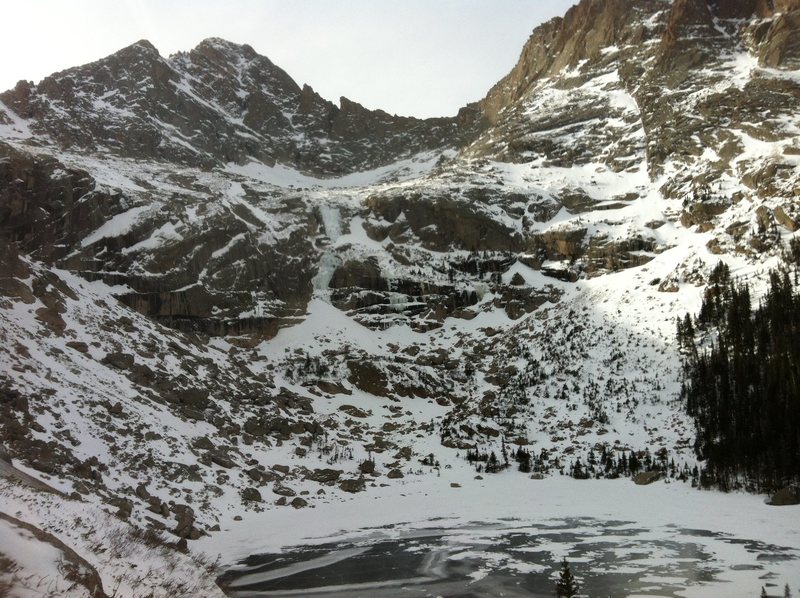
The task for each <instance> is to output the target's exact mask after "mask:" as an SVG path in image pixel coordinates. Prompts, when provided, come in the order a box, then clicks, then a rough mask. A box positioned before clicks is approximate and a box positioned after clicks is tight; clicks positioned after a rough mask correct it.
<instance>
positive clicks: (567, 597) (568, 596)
mask: <svg viewBox="0 0 800 598" xmlns="http://www.w3.org/2000/svg"><path fill="white" fill-rule="evenodd" d="M578 587H579V586H578V582H577V581H575V576H574V575H572V571H570V569H569V563H567V559H566V557H565V558H564V560H563V561H561V573H560V575H559V578H558V582H556V596H558V597H559V598H573V596H577V595H578Z"/></svg>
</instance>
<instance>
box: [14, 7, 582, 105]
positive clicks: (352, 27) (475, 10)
mask: <svg viewBox="0 0 800 598" xmlns="http://www.w3.org/2000/svg"><path fill="white" fill-rule="evenodd" d="M575 1H576V0H527V1H526V0H402V1H401V0H396V1H389V0H291V1H290V0H283V1H278V0H227V1H213V2H212V1H211V0H114V1H108V0H71V1H69V2H65V1H63V0H24V1H21V2H12V3H8V4H7V5H5V6H3V13H4V14H3V17H4V21H5V24H6V26H5V27H4V28H3V29H4V32H3V35H2V36H0V56H2V57H3V58H2V60H0V90H5V89H9V88H11V87H13V86H14V85H15V84H16V82H17V81H18V80H20V79H26V80H31V81H34V82H38V81H39V80H41V79H42V78H43V77H45V76H47V75H49V74H51V73H53V72H56V71H59V70H63V69H66V68H69V67H72V66H77V65H80V64H85V63H87V62H91V61H93V60H97V59H98V58H102V57H103V56H107V55H108V54H111V53H113V52H115V51H117V50H119V49H121V48H123V47H125V46H127V45H130V44H131V43H133V42H135V41H137V40H139V39H148V40H150V41H151V42H152V43H153V44H154V45H155V46H156V47H157V48H158V49H159V51H160V52H161V54H162V55H163V56H169V55H170V54H173V53H175V52H178V51H181V50H189V49H191V48H193V47H194V46H196V45H197V44H198V43H199V42H200V41H201V40H203V39H205V38H207V37H222V38H225V39H228V40H230V41H233V42H237V43H247V44H250V45H251V46H253V48H255V50H256V51H257V52H258V53H259V54H263V55H265V56H268V57H269V58H270V59H271V60H272V61H273V62H274V63H275V64H277V65H278V66H280V67H282V68H283V69H284V70H286V71H287V72H288V73H289V75H291V77H292V78H293V79H294V80H295V81H297V82H298V83H299V84H300V85H302V84H303V83H308V84H309V85H311V86H312V87H313V88H314V89H315V90H316V91H317V92H318V93H319V94H320V95H322V96H323V97H325V98H327V99H329V100H332V101H334V102H336V101H338V98H339V97H340V96H346V97H348V98H350V99H351V100H354V101H356V102H359V103H361V104H363V105H365V106H366V107H368V108H381V109H383V110H386V111H387V112H390V113H393V114H401V115H408V116H419V117H427V116H450V115H454V114H455V113H456V112H457V111H458V108H460V107H461V106H463V105H465V104H466V103H468V102H471V101H475V100H478V99H480V98H481V97H483V96H484V95H485V94H486V92H487V91H488V90H489V88H490V87H491V86H492V85H493V84H494V83H496V82H497V81H498V80H499V79H500V78H501V77H503V76H504V75H505V74H506V73H507V72H508V71H509V70H511V68H512V67H513V66H514V64H515V63H516V61H517V58H518V57H519V53H520V51H521V50H522V46H523V44H524V43H525V41H526V40H527V39H528V36H529V35H530V33H531V31H532V30H533V29H534V28H535V27H536V26H537V25H538V24H540V23H542V22H544V21H547V20H549V19H551V18H552V17H555V16H561V15H563V14H564V13H565V12H566V10H567V9H568V8H569V7H570V6H571V5H572V4H573V3H574V2H575Z"/></svg>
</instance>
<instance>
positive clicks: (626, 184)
mask: <svg viewBox="0 0 800 598" xmlns="http://www.w3.org/2000/svg"><path fill="white" fill-rule="evenodd" d="M750 4H753V6H750ZM776 4H779V3H776ZM736 5H737V7H738V8H737V7H733V5H732V4H731V5H730V6H728V5H726V7H727V8H726V7H718V6H713V5H711V4H707V3H706V2H704V1H701V0H675V1H674V2H669V1H667V0H648V1H646V2H628V1H624V0H615V1H613V2H605V1H600V0H584V1H583V2H581V3H580V5H579V6H578V7H576V8H574V9H572V10H571V11H570V12H569V13H568V14H567V15H566V16H565V18H564V19H557V20H555V21H553V22H551V23H548V24H546V25H545V26H543V27H542V28H539V29H537V31H536V32H534V34H533V36H532V37H531V40H530V41H529V42H528V44H527V45H526V47H525V49H524V50H523V53H522V56H521V58H520V62H519V64H518V65H517V66H516V67H515V68H514V70H512V72H511V73H510V74H509V75H508V77H506V78H504V79H503V80H502V81H501V82H500V83H498V85H497V86H496V87H495V88H493V89H492V90H491V91H490V92H489V94H488V95H487V97H486V98H485V99H484V100H483V101H482V102H481V103H480V105H479V106H472V107H470V108H469V109H465V112H464V113H463V114H462V117H463V118H461V119H460V120H458V121H456V120H446V119H442V120H441V121H435V122H427V121H426V122H422V121H412V120H409V119H399V120H398V119H395V118H394V117H389V116H388V115H385V114H383V113H377V114H376V113H370V114H365V113H362V110H361V109H360V107H357V106H353V105H351V103H347V102H345V101H343V102H342V106H341V107H340V108H339V109H337V110H336V111H332V108H331V107H330V106H328V104H326V103H325V102H324V101H323V100H321V99H320V98H318V97H317V96H315V95H314V94H313V93H312V92H311V91H309V90H301V89H299V88H298V87H297V86H296V85H295V84H294V82H293V81H291V79H290V78H289V77H288V76H287V75H286V74H285V73H284V72H283V71H281V70H280V69H279V68H278V67H276V66H275V65H272V63H270V62H269V61H268V60H267V59H266V58H263V57H259V56H257V55H255V53H254V52H252V50H250V49H248V48H247V47H246V46H244V47H240V46H234V45H233V44H229V43H227V42H223V41H221V40H208V41H206V42H204V43H203V44H201V45H200V46H199V47H198V48H196V49H195V50H193V51H192V52H190V53H188V54H179V55H176V56H174V57H171V58H170V59H163V58H161V57H160V56H158V53H157V52H156V51H155V49H154V48H152V46H149V45H148V44H145V43H140V44H137V45H135V46H132V47H130V48H127V49H125V50H123V51H121V52H120V53H118V54H116V55H114V56H112V57H110V58H108V59H105V60H104V61H100V62H98V63H94V64H93V65H88V66H86V67H80V68H78V69H72V70H70V71H66V72H65V73H61V74H58V75H54V76H53V77H51V78H48V79H45V81H43V82H42V83H40V84H39V85H37V86H35V87H31V86H26V85H22V86H18V88H17V89H16V90H14V91H13V92H8V93H6V94H3V95H2V97H0V99H1V100H2V102H3V103H2V104H0V239H2V247H0V250H2V254H1V255H0V268H1V269H2V278H0V322H1V323H2V325H0V375H1V376H2V380H1V382H2V383H1V384H0V397H2V401H0V409H2V417H1V418H0V442H2V444H3V445H5V446H6V447H7V449H8V452H9V454H10V457H11V459H12V462H13V464H14V465H15V466H16V467H18V468H19V469H20V470H21V471H23V472H27V473H28V474H31V475H33V476H36V477H38V478H40V479H41V480H43V481H45V482H46V483H47V484H49V485H51V486H53V487H55V488H56V489H57V490H58V491H60V492H62V493H63V495H64V496H59V498H58V499H56V498H52V497H49V496H48V498H47V500H45V501H44V502H45V503H47V504H46V505H44V504H43V506H41V508H37V509H36V510H30V511H26V509H25V508H23V507H22V506H20V505H26V504H27V503H28V502H29V501H31V500H33V499H31V498H30V497H31V496H33V493H34V490H29V489H26V488H20V487H17V486H13V485H11V483H10V482H9V485H8V486H7V487H6V490H4V492H6V495H7V496H9V497H13V499H12V498H9V501H10V502H9V503H8V504H9V505H12V506H10V507H9V508H8V509H7V511H6V512H7V513H8V514H9V515H11V516H13V517H17V518H23V519H25V518H26V517H27V518H28V520H29V522H30V523H32V524H33V525H35V526H36V527H37V528H39V529H42V530H45V531H47V532H48V533H50V534H53V535H55V536H57V537H59V538H60V539H61V540H62V541H63V542H65V543H67V544H70V545H72V546H73V548H75V550H78V547H79V546H81V544H80V542H79V540H78V537H79V536H80V537H84V535H87V534H88V535H89V536H91V534H92V533H95V532H92V531H91V530H88V529H86V530H84V529H83V528H80V529H81V530H83V531H80V532H78V531H75V530H66V529H64V528H63V527H59V526H58V525H57V524H56V523H54V520H56V519H57V518H58V517H59V515H58V511H59V509H66V510H68V511H69V512H76V513H77V512H82V511H83V510H86V512H87V513H88V512H89V510H91V512H92V513H95V512H98V513H99V512H103V513H107V514H111V515H108V516H106V515H103V517H107V519H108V520H109V521H113V522H114V523H113V525H112V523H108V525H109V526H112V527H114V529H117V528H119V529H125V530H128V531H130V530H143V529H150V530H153V531H154V532H155V533H156V534H159V535H158V536H157V537H160V538H161V541H164V542H169V543H176V544H179V547H180V548H184V544H185V542H186V540H189V549H190V550H191V549H192V548H191V547H192V545H193V544H194V543H196V542H195V541H196V540H198V539H199V538H201V537H203V538H206V539H205V540H202V541H201V542H200V544H202V546H203V547H204V548H206V549H208V548H209V547H212V546H213V545H214V542H215V541H216V539H218V538H220V536H221V537H222V538H228V539H231V538H235V539H241V538H243V537H245V536H246V534H244V533H243V532H242V529H241V527H238V526H241V525H245V524H248V525H249V523H247V522H254V521H269V520H270V517H272V515H266V516H264V518H263V519H259V517H260V515H259V513H261V511H263V510H267V511H270V510H274V509H285V508H288V506H290V505H291V506H292V507H295V508H297V509H302V508H304V507H308V508H310V507H313V508H317V509H320V510H321V511H324V510H325V509H331V512H338V511H336V509H338V508H340V507H339V506H338V505H339V504H340V503H342V502H344V503H347V501H349V500H351V494H352V493H354V492H362V491H364V492H366V493H367V494H369V493H374V494H375V496H381V497H382V498H384V499H385V497H386V496H387V495H390V494H391V495H392V496H393V497H395V498H398V497H400V496H402V495H413V496H417V497H419V496H421V495H424V494H425V493H426V492H435V491H436V492H438V490H436V489H437V488H439V486H440V485H441V484H442V483H443V482H447V481H448V480H449V481H451V482H452V483H454V484H459V485H464V484H465V483H467V481H468V480H473V479H475V476H479V477H480V478H482V480H479V481H481V482H482V483H483V481H484V480H485V482H486V483H487V484H488V483H491V482H490V480H492V479H493V478H492V477H491V476H497V478H499V479H501V478H506V479H507V477H508V476H524V479H527V478H528V477H529V476H527V475H526V474H523V473H519V472H517V471H515V469H516V464H515V463H514V462H513V458H514V455H513V454H514V453H516V452H517V451H518V450H522V451H527V452H529V453H531V454H532V455H533V456H534V463H533V472H532V473H533V475H534V476H535V477H537V478H540V477H545V478H546V477H548V476H557V475H559V473H562V472H563V473H564V474H570V473H572V474H574V473H575V472H576V471H578V472H579V473H582V474H586V473H588V475H589V476H590V477H614V475H615V474H616V472H617V468H616V466H613V467H612V466H608V467H606V466H605V464H606V463H609V462H613V463H615V464H618V463H619V462H620V460H621V459H622V457H623V455H624V456H625V458H626V459H627V458H628V457H629V456H630V455H631V454H632V453H636V454H637V455H638V457H639V459H641V460H646V459H650V460H651V462H653V463H655V464H656V465H663V466H664V469H666V470H667V472H668V473H670V474H673V475H674V477H675V478H679V477H686V475H688V474H686V475H684V474H685V472H690V471H691V469H692V468H693V466H694V465H695V464H696V457H695V455H694V452H693V440H694V438H693V434H694V431H693V427H692V425H691V422H690V421H689V420H688V418H687V416H686V414H685V413H684V410H683V406H682V405H681V402H680V400H679V390H680V367H681V366H680V356H679V352H678V348H677V346H676V343H675V340H674V333H675V320H676V318H677V317H682V316H683V315H684V314H685V313H687V312H696V311H697V309H698V308H699V305H700V301H701V298H702V296H703V292H704V286H705V283H706V280H707V277H708V274H709V272H710V270H711V268H713V266H714V265H715V264H716V263H717V262H718V261H719V260H722V261H724V262H726V263H727V264H728V265H729V266H730V267H731V270H732V273H733V274H734V275H736V276H739V277H742V278H743V279H746V280H748V281H749V282H751V283H752V284H753V285H754V289H755V292H756V294H757V293H758V292H759V289H763V288H764V284H765V280H764V276H765V273H766V271H767V270H768V269H769V268H770V267H771V266H774V265H776V264H778V263H780V261H781V259H782V257H781V250H782V246H783V244H784V243H785V242H787V241H788V240H789V239H791V238H793V237H794V236H795V234H796V232H795V231H796V230H797V229H798V218H800V208H798V202H797V200H798V197H799V194H800V174H798V173H800V168H799V167H800V164H798V161H799V160H800V145H798V127H800V121H798V116H797V115H798V114H800V109H799V108H800V106H798V104H800V79H799V78H798V74H797V70H794V69H796V67H797V62H796V59H797V56H796V53H797V46H796V44H795V43H794V41H793V40H794V39H795V38H796V31H797V27H796V23H797V20H798V18H799V17H800V15H799V14H798V10H797V8H798V7H796V6H793V5H792V4H791V2H789V3H785V4H783V5H778V6H773V7H772V8H771V9H769V8H766V7H762V6H761V5H760V4H759V5H758V6H756V5H755V4H754V3H749V4H748V3H747V2H739V3H736ZM745 5H747V6H745ZM734 8H736V9H735V10H734ZM756 11H759V12H756ZM793 24H794V25H793ZM787 28H788V33H787V34H786V35H783V33H781V32H784V33H786V32H787ZM144 81H149V82H150V83H151V84H152V85H151V84H148V85H145V84H144V83H143V82H144ZM221 81H224V82H228V83H230V82H234V83H235V85H234V84H232V85H227V84H226V85H223V84H221V83H220V82H221ZM178 107H180V109H178ZM259 110H261V112H262V113H259ZM326 111H327V112H326ZM323 113H325V114H327V115H328V116H324V114H323ZM348 114H350V115H356V116H353V118H350V119H349V120H348V118H349V117H348V116H347V115H348ZM323 117H324V118H323ZM328 117H331V118H333V120H332V121H331V120H330V119H329V120H325V119H326V118H328ZM467 117H469V118H467ZM323 121H324V122H325V123H327V124H325V125H323V124H321V123H323ZM462 121H469V122H466V124H465V123H464V122H462ZM459 122H461V124H458V123H459ZM204 123H205V124H204ZM208 123H212V124H213V126H212V124H208ZM214 123H215V124H214ZM206 126H209V127H212V128H213V129H214V130H215V131H217V132H219V131H223V133H220V135H221V137H218V138H214V137H213V135H210V133H209V131H205V130H204V129H203V127H206ZM325 148H327V149H325ZM452 148H456V149H452ZM198 156H199V157H198ZM308 156H312V157H310V158H309V157H308ZM320 174H323V175H326V178H317V176H318V175H320ZM334 174H338V175H341V176H336V177H333V178H332V175H334ZM468 451H469V452H470V453H472V452H473V451H474V452H477V453H478V454H485V455H486V456H488V455H489V454H490V453H491V452H494V453H495V455H496V457H498V458H499V460H500V462H501V464H502V461H503V457H502V455H503V453H504V452H505V454H509V455H510V459H511V462H512V465H513V467H511V468H509V469H507V470H504V471H502V472H500V473H494V474H493V473H486V471H485V463H484V462H482V461H478V462H477V463H470V462H468V461H467V459H466V456H467V452H468ZM599 461H600V463H599V464H598V462H599ZM673 463H674V468H673V467H671V465H672V464H673ZM576 464H579V465H578V466H577V469H576ZM476 468H477V469H480V470H481V471H476ZM688 477H691V476H690V475H689V476H688ZM500 483H502V482H500ZM514 483H515V484H517V485H519V484H520V483H521V482H518V481H515V482H514ZM586 483H587V484H591V483H592V482H586ZM618 483H620V484H623V483H628V484H629V483H630V482H629V481H619V482H618ZM515 487H516V486H515ZM612 494H614V493H612ZM54 496H55V495H54ZM464 496H467V497H468V496H469V493H466V492H465V493H464ZM42 500H44V499H42ZM359 500H361V499H359ZM398 500H399V498H398ZM414 500H417V499H414ZM481 500H483V499H481ZM359 504H360V503H359ZM392 504H394V503H392ZM48 509H50V511H48ZM4 510H5V509H4ZM34 511H35V512H34ZM48 512H49V513H50V515H48ZM515 512H516V511H515ZM26 513H27V514H26ZM23 515H25V517H23ZM114 516H116V517H114ZM242 516H244V523H240V522H239V521H238V519H239V518H240V517H242ZM792 516H793V517H794V516H796V514H794V515H792ZM48 517H50V518H51V519H50V520H49V521H48ZM370 523H375V522H373V521H372V520H371V519H370ZM376 524H377V523H376ZM7 527H8V526H7V525H6V528H7ZM6 528H3V530H4V533H9V534H10V533H11V532H10V531H9V530H8V529H6ZM77 529H79V528H76V530H77ZM115 533H116V532H115ZM119 533H122V532H119ZM82 534H83V535H82ZM18 535H19V534H18ZM21 537H22V538H23V539H22V540H18V541H19V542H23V541H24V542H27V541H28V540H27V539H26V538H27V536H24V534H23V535H22V536H21ZM153 537H155V536H151V537H150V538H151V540H153ZM15 541H17V540H15ZM231 541H232V540H231ZM787 541H788V540H787ZM220 542H221V545H225V546H230V542H228V541H222V540H220ZM226 542H227V543H226ZM266 545H268V543H265V544H264V546H266ZM211 549H212V550H213V548H211ZM78 552H81V551H78ZM91 552H92V551H90V553H91ZM240 552H241V551H240V550H239V551H238V552H237V554H236V556H240V554H239V553H240ZM82 556H83V557H84V558H85V559H86V560H87V561H88V562H89V563H90V564H91V565H92V566H94V567H95V568H96V569H97V571H98V573H99V575H100V577H101V578H102V579H103V582H104V584H105V587H106V590H109V586H108V584H109V583H112V580H114V579H117V578H118V577H119V576H120V575H121V573H120V571H119V569H118V568H115V567H117V565H116V564H115V563H111V562H109V561H108V560H107V559H106V560H103V559H102V558H100V557H96V555H95V557H91V558H90V554H82ZM227 556H232V555H227ZM121 558H123V559H124V558H129V559H131V560H134V561H135V560H137V559H139V557H138V556H130V555H129V556H126V555H122V557H121ZM176 558H179V557H176ZM177 562H178V561H176V563H177ZM175 566H176V567H184V566H185V567H191V566H192V565H191V563H190V562H189V561H186V560H181V561H180V563H179V564H176V565H175ZM198 571H199V569H198ZM176 575H177V574H176ZM198 575H199V576H200V577H198V580H197V583H198V584H202V583H204V581H203V580H204V579H205V577H204V575H205V576H207V574H203V575H200V574H199V573H198ZM123 577H124V576H123ZM125 579H128V578H125ZM125 583H130V580H128V581H126V582H125ZM165 587H166V586H165Z"/></svg>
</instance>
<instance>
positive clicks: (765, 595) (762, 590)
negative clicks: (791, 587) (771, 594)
mask: <svg viewBox="0 0 800 598" xmlns="http://www.w3.org/2000/svg"><path fill="white" fill-rule="evenodd" d="M761 598H768V597H767V589H766V588H765V587H764V586H761Z"/></svg>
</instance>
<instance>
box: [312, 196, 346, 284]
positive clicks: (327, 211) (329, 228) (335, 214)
mask: <svg viewBox="0 0 800 598" xmlns="http://www.w3.org/2000/svg"><path fill="white" fill-rule="evenodd" d="M319 216H320V219H321V220H322V226H323V228H324V229H325V236H327V237H328V239H329V240H330V246H329V248H328V249H327V250H326V251H325V253H323V254H322V257H320V260H319V270H318V271H317V275H316V276H315V277H314V281H313V282H314V290H315V291H317V292H318V293H320V294H325V295H326V296H327V294H328V285H330V283H331V278H333V273H334V272H335V271H336V266H338V265H339V259H338V258H337V257H336V253H335V252H334V251H333V249H332V247H333V245H334V244H335V243H336V240H337V239H338V238H339V237H341V236H342V215H341V214H340V212H339V208H338V207H336V206H332V205H331V204H321V205H320V206H319Z"/></svg>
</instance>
